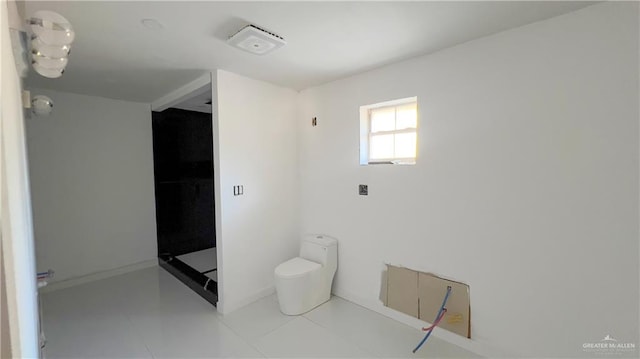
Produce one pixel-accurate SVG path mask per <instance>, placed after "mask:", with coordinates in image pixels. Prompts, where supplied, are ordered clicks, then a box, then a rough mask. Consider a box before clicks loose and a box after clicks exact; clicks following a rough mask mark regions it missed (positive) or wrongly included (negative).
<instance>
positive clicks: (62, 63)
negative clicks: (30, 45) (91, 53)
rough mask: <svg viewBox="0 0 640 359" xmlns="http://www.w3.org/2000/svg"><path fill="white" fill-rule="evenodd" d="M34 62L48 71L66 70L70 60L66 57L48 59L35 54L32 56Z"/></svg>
mask: <svg viewBox="0 0 640 359" xmlns="http://www.w3.org/2000/svg"><path fill="white" fill-rule="evenodd" d="M31 58H32V59H33V62H34V63H36V64H38V65H40V66H42V67H46V68H48V69H57V70H64V68H65V67H67V63H68V62H69V59H68V58H66V57H47V56H43V55H42V54H38V53H35V54H33V55H32V56H31Z"/></svg>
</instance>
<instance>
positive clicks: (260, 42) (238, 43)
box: [227, 25, 286, 55]
mask: <svg viewBox="0 0 640 359" xmlns="http://www.w3.org/2000/svg"><path fill="white" fill-rule="evenodd" d="M227 42H228V43H229V44H230V45H232V46H235V47H237V48H239V49H241V50H244V51H247V52H250V53H252V54H256V55H265V54H267V53H269V52H271V51H273V50H275V49H278V48H280V47H282V46H284V45H286V41H284V38H283V37H282V36H280V35H277V34H274V33H272V32H269V31H267V30H264V29H261V28H259V27H257V26H255V25H247V26H245V27H243V28H242V29H241V30H240V31H238V32H236V33H235V34H233V35H232V36H231V37H229V40H227Z"/></svg>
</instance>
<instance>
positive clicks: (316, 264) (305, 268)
mask: <svg viewBox="0 0 640 359" xmlns="http://www.w3.org/2000/svg"><path fill="white" fill-rule="evenodd" d="M337 268H338V241H337V240H335V239H334V238H331V237H327V236H309V237H306V238H304V239H303V240H302V241H301V243H300V255H299V256H298V257H295V258H292V259H290V260H288V261H286V262H284V263H282V264H280V265H279V266H277V267H276V269H275V271H274V273H275V282H276V293H277V296H278V303H279V304H280V311H282V313H284V314H287V315H299V314H302V313H305V312H308V311H310V310H311V309H313V308H315V307H317V306H319V305H320V304H322V303H324V302H326V301H328V300H329V298H330V297H331V283H333V276H334V275H335V274H336V269H337Z"/></svg>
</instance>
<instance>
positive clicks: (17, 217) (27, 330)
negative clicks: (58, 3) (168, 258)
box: [0, 1, 39, 358]
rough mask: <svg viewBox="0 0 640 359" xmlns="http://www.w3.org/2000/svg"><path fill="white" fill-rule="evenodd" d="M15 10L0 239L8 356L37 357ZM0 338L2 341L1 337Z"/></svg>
mask: <svg viewBox="0 0 640 359" xmlns="http://www.w3.org/2000/svg"><path fill="white" fill-rule="evenodd" d="M18 8H19V6H18V4H16V3H15V1H4V2H2V4H0V47H1V51H0V93H1V96H0V212H1V216H0V220H1V224H0V241H2V244H1V246H2V253H1V254H2V256H3V258H2V266H3V275H4V284H5V287H4V290H5V292H4V293H5V294H6V298H7V302H6V304H7V312H8V318H7V319H8V325H9V333H8V334H9V340H10V342H11V343H10V348H11V355H12V356H13V357H16V358H37V357H38V354H39V348H38V308H37V289H36V283H35V280H34V278H35V275H36V273H35V271H36V270H35V265H34V262H35V254H34V249H33V247H34V243H33V242H34V240H33V238H34V236H33V226H32V220H33V218H32V211H31V194H30V193H29V171H28V166H27V150H26V143H25V121H24V116H23V113H22V102H21V96H20V95H21V92H22V84H21V79H20V77H19V74H18V71H17V67H16V61H15V59H14V56H13V51H12V48H11V47H12V43H11V39H10V34H9V33H10V30H9V24H18V23H19V21H18V20H19V19H20V15H19V13H18ZM4 326H5V324H3V327H4ZM3 333H4V331H3ZM0 340H3V341H4V340H5V337H4V335H3V336H2V338H1V339H0ZM2 353H3V355H4V352H2Z"/></svg>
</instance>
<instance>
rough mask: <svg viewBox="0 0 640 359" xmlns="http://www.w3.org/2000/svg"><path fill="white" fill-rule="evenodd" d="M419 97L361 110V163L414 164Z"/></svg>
mask: <svg viewBox="0 0 640 359" xmlns="http://www.w3.org/2000/svg"><path fill="white" fill-rule="evenodd" d="M417 103H418V102H417V98H416V97H411V98H406V99H401V100H395V101H388V102H383V103H378V104H373V105H367V106H362V107H360V164H363V165H367V164H415V163H416V143H417V132H416V129H417V127H418V104H417Z"/></svg>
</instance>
